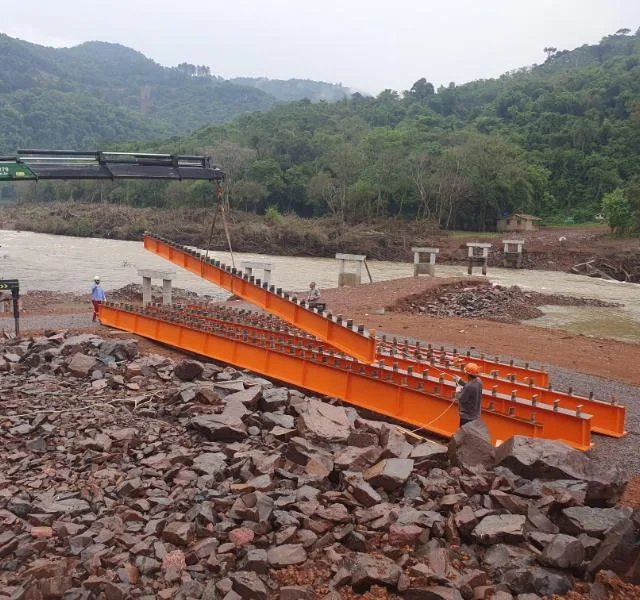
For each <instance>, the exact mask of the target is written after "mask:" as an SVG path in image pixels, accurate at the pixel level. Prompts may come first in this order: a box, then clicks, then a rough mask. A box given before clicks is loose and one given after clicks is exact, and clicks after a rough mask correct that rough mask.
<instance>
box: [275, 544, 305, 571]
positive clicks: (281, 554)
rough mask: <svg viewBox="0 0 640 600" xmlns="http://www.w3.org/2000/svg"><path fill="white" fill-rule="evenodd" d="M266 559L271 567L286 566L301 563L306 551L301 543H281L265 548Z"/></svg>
mask: <svg viewBox="0 0 640 600" xmlns="http://www.w3.org/2000/svg"><path fill="white" fill-rule="evenodd" d="M267 560H268V561H269V564H270V565H271V566H272V567H288V566H289V565H299V564H301V563H303V562H304V561H305V560H307V553H306V551H305V549H304V547H303V546H302V544H282V546H273V547H271V548H269V550H267Z"/></svg>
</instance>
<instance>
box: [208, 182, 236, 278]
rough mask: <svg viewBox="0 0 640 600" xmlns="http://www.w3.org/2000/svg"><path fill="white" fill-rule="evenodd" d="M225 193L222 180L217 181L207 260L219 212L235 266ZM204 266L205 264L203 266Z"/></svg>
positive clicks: (232, 263)
mask: <svg viewBox="0 0 640 600" xmlns="http://www.w3.org/2000/svg"><path fill="white" fill-rule="evenodd" d="M223 193H224V189H223V187H222V185H221V184H220V182H219V181H218V182H217V183H216V200H217V202H216V208H215V210H214V212H213V220H212V221H211V231H210V232H209V243H208V244H207V251H206V253H205V261H206V260H208V259H209V251H210V250H211V243H212V241H213V231H214V229H215V226H216V220H217V218H218V212H220V213H221V215H222V224H223V226H224V233H225V236H226V238H227V244H228V246H229V254H231V265H232V266H233V267H234V268H235V266H236V263H235V260H234V257H233V248H232V247H231V236H230V235H229V227H228V225H227V219H226V216H225V211H224V201H223ZM203 268H204V266H203Z"/></svg>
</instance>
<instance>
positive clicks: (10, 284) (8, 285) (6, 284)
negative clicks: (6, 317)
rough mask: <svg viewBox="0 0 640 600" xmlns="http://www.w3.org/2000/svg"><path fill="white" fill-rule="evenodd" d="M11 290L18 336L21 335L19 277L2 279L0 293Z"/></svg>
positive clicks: (0, 280)
mask: <svg viewBox="0 0 640 600" xmlns="http://www.w3.org/2000/svg"><path fill="white" fill-rule="evenodd" d="M1 292H11V300H12V301H13V320H14V322H15V328H16V337H18V336H19V335H20V303H19V299H20V283H19V282H18V280H17V279H0V293H1Z"/></svg>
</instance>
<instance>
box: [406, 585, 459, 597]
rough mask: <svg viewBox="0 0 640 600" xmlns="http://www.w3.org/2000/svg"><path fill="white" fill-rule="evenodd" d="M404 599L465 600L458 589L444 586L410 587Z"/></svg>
mask: <svg viewBox="0 0 640 600" xmlns="http://www.w3.org/2000/svg"><path fill="white" fill-rule="evenodd" d="M402 597H403V598H404V599H405V600H463V596H462V594H461V593H460V592H459V591H458V590H457V589H455V588H451V587H445V586H443V585H429V586H425V587H421V586H410V587H409V588H408V589H407V590H406V591H405V592H403V594H402Z"/></svg>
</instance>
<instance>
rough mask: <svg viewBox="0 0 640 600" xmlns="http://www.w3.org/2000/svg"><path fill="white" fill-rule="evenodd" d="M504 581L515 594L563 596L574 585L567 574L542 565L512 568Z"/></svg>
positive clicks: (505, 575)
mask: <svg viewBox="0 0 640 600" xmlns="http://www.w3.org/2000/svg"><path fill="white" fill-rule="evenodd" d="M503 581H504V583H506V584H507V585H508V586H509V589H510V590H511V591H512V592H513V593H514V594H539V595H541V596H553V595H554V594H555V595H558V596H561V595H563V594H566V593H567V592H568V591H569V590H570V589H571V588H572V587H573V582H572V580H571V578H570V577H568V576H567V575H564V574H562V573H557V572H555V571H550V570H549V569H544V568H542V567H531V568H525V569H512V570H510V571H507V572H506V573H505V574H504V576H503Z"/></svg>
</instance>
